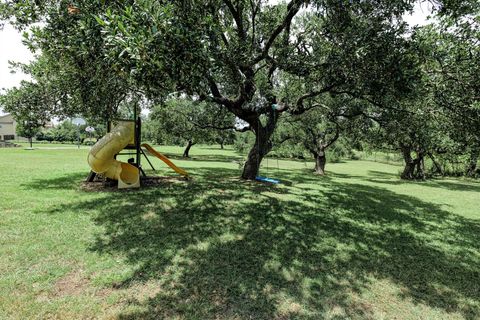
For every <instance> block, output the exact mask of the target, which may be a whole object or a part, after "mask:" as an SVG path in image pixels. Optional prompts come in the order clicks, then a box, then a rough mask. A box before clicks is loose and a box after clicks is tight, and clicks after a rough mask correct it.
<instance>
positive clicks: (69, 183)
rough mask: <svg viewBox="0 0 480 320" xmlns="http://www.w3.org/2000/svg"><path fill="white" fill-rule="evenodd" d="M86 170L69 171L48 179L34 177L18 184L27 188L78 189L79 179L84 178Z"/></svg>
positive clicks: (86, 173)
mask: <svg viewBox="0 0 480 320" xmlns="http://www.w3.org/2000/svg"><path fill="white" fill-rule="evenodd" d="M87 175H88V172H85V173H80V172H76V173H69V174H67V175H62V176H60V177H56V178H49V179H35V180H32V181H29V182H27V183H22V184H21V185H20V186H21V187H23V188H27V189H34V190H45V189H63V190H67V189H73V190H75V189H78V188H79V184H78V182H79V181H82V180H85V179H86V177H87Z"/></svg>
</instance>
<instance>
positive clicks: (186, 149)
mask: <svg viewBox="0 0 480 320" xmlns="http://www.w3.org/2000/svg"><path fill="white" fill-rule="evenodd" d="M194 144H195V143H194V142H193V141H192V140H188V144H187V147H186V148H185V150H184V151H183V157H184V158H189V157H190V154H189V153H190V148H191V147H192V146H193V145H194Z"/></svg>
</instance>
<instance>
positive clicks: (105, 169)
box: [88, 122, 140, 189]
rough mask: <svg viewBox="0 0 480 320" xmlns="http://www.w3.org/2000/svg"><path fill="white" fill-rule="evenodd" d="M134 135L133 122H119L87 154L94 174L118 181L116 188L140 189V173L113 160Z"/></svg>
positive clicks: (124, 163)
mask: <svg viewBox="0 0 480 320" xmlns="http://www.w3.org/2000/svg"><path fill="white" fill-rule="evenodd" d="M134 135H135V123H134V122H120V123H119V124H118V125H117V126H116V127H115V128H113V130H112V131H110V132H109V133H107V134H106V135H105V136H104V137H103V138H102V139H100V140H99V141H98V142H97V143H96V144H95V145H94V146H93V147H92V149H91V150H90V152H89V154H88V164H89V165H90V167H91V168H92V170H93V171H94V172H96V173H100V174H103V175H104V176H105V177H107V178H110V179H113V180H118V188H119V189H124V188H138V187H140V172H139V170H138V168H137V167H135V166H134V165H131V164H129V163H126V162H121V161H118V160H116V159H115V155H116V154H118V153H119V152H120V151H122V150H123V149H124V148H125V147H126V146H127V145H128V144H130V143H131V141H132V139H133V137H134Z"/></svg>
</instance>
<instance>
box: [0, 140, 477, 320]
mask: <svg viewBox="0 0 480 320" xmlns="http://www.w3.org/2000/svg"><path fill="white" fill-rule="evenodd" d="M159 151H160V152H165V153H167V154H169V155H171V156H172V158H173V159H174V161H175V162H176V163H177V164H178V165H179V166H181V167H184V168H185V169H187V170H188V171H189V172H191V174H192V176H193V177H194V179H193V181H190V182H185V181H183V180H181V179H175V178H171V179H167V180H165V181H164V182H162V184H161V185H160V186H159V187H155V188H145V189H141V190H135V191H127V192H118V191H104V192H92V191H83V190H82V189H81V188H80V185H81V182H82V180H83V179H84V178H85V177H86V175H87V173H88V166H87V163H86V155H87V152H88V150H87V149H85V148H84V149H80V150H76V149H74V148H71V149H63V150H62V149H59V150H49V149H38V150H33V151H27V150H23V149H4V150H2V149H0V179H1V180H0V181H1V188H0V258H1V259H0V319H50V318H51V319H91V318H100V319H111V318H114V319H115V318H119V319H479V318H480V206H479V200H480V183H479V182H474V181H468V180H456V179H441V180H432V181H427V182H419V183H412V182H403V181H400V180H399V179H398V178H397V176H398V171H399V170H400V169H401V168H400V167H398V166H391V165H387V164H380V163H374V162H368V161H349V162H344V163H338V164H328V165H327V171H328V176H326V177H317V176H314V175H312V174H311V170H310V167H311V166H312V164H311V163H304V162H294V161H279V163H278V167H279V168H278V169H277V163H276V161H275V160H269V170H268V172H266V168H264V169H263V172H262V173H263V174H268V175H269V176H272V177H275V178H279V179H281V180H282V181H283V184H281V185H278V186H271V185H264V184H260V183H253V182H245V181H241V180H240V179H238V176H239V173H240V169H239V165H238V163H237V162H235V161H238V160H241V157H240V156H238V155H236V154H235V153H234V152H233V151H232V150H219V149H218V148H215V147H203V148H198V147H194V148H192V151H191V154H192V156H193V159H191V160H189V161H184V160H181V159H180V158H179V157H178V156H179V155H180V154H181V151H182V150H181V149H180V148H175V147H162V148H160V150H159ZM153 162H154V165H155V166H157V167H158V168H159V170H158V172H157V174H158V175H161V176H172V177H175V175H174V174H173V173H172V172H171V171H169V170H167V168H166V167H165V166H164V165H162V164H161V163H160V162H159V161H158V160H153Z"/></svg>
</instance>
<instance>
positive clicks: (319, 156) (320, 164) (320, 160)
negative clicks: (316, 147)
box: [315, 151, 327, 176]
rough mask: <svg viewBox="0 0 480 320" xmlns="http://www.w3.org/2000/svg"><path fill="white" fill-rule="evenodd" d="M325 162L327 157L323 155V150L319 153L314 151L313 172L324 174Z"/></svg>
mask: <svg viewBox="0 0 480 320" xmlns="http://www.w3.org/2000/svg"><path fill="white" fill-rule="evenodd" d="M326 163H327V157H326V156H325V151H320V152H319V153H315V174H318V175H321V176H324V175H325V164H326Z"/></svg>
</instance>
